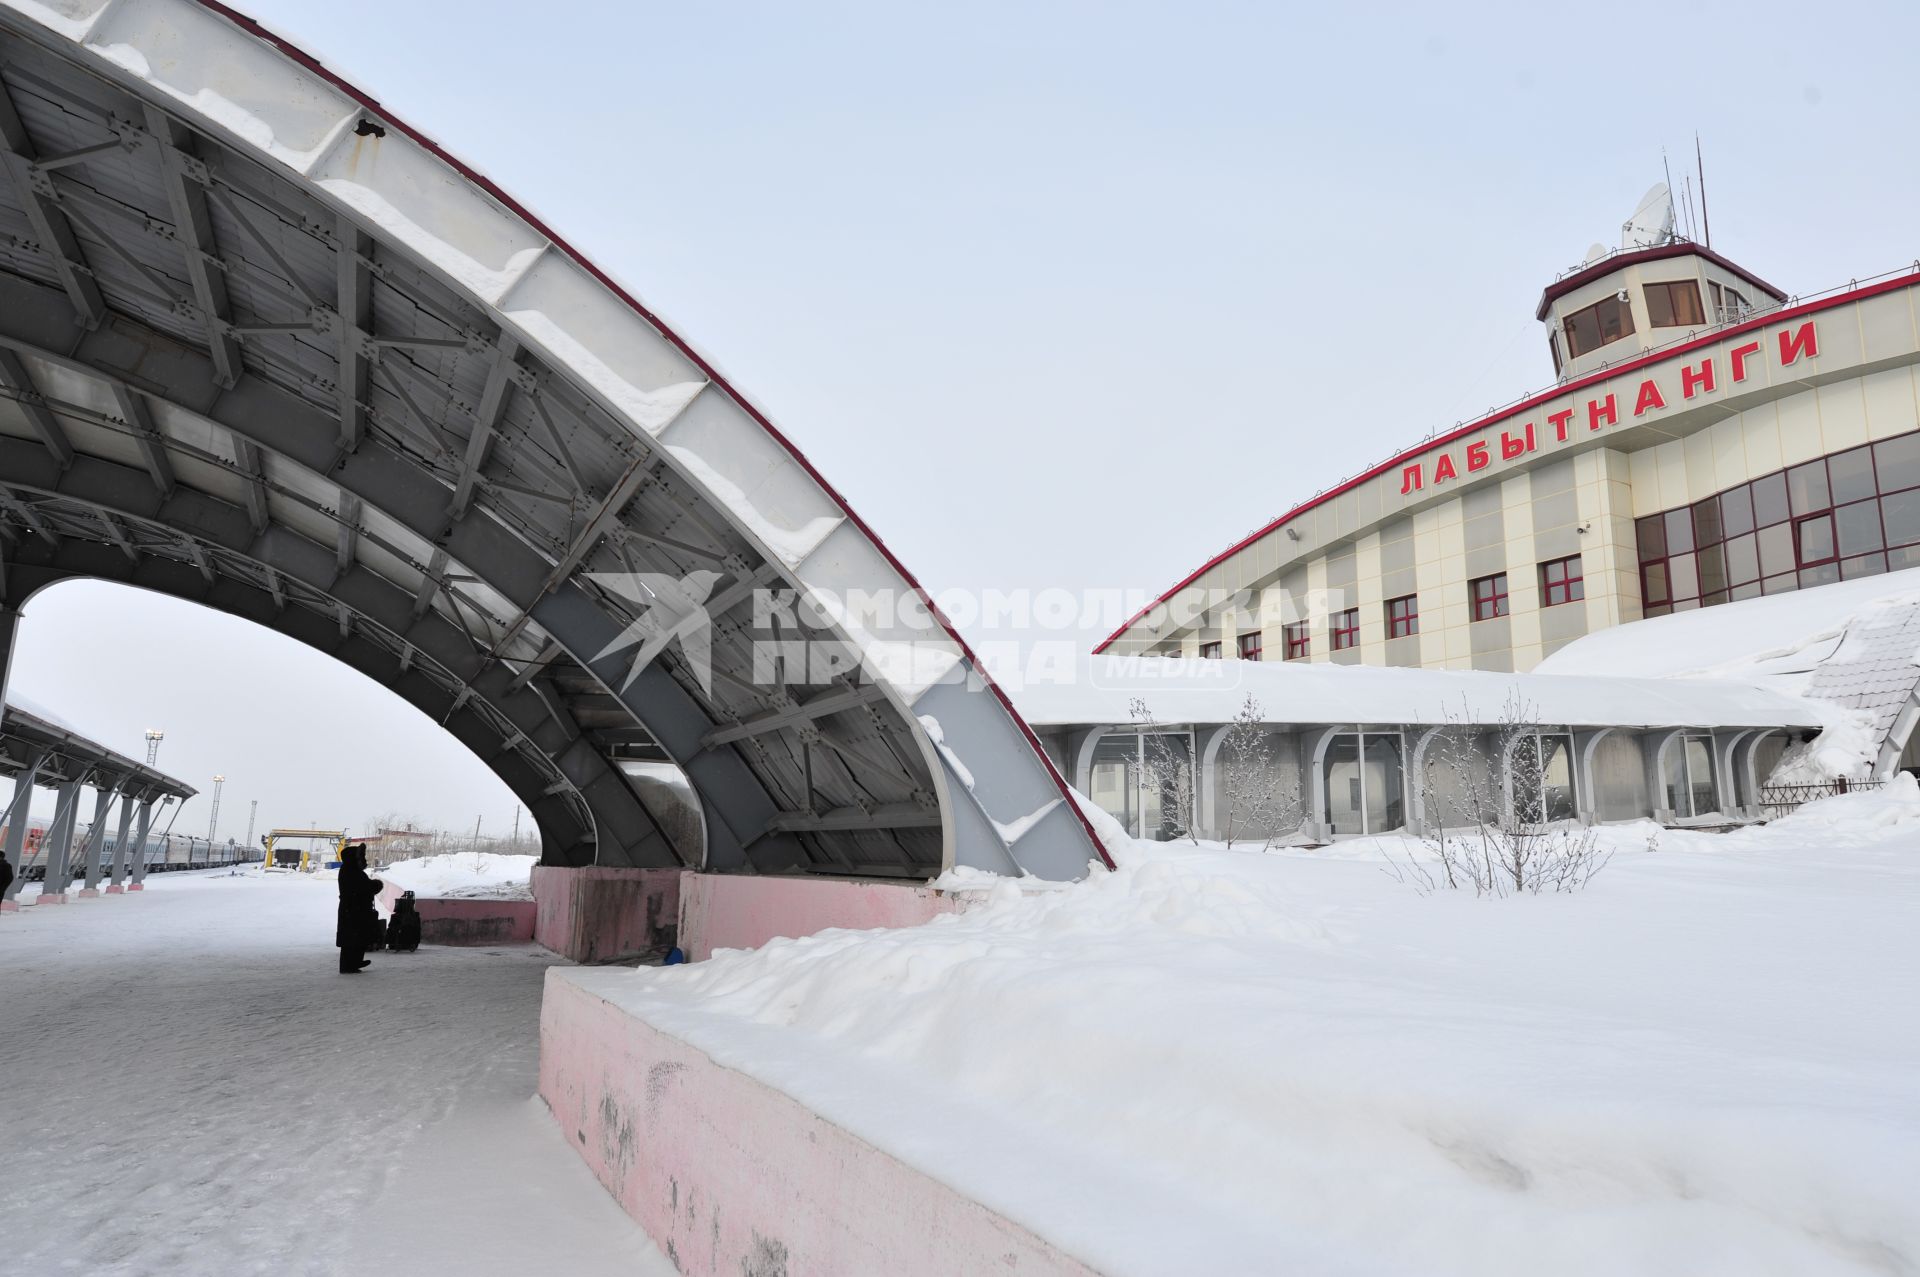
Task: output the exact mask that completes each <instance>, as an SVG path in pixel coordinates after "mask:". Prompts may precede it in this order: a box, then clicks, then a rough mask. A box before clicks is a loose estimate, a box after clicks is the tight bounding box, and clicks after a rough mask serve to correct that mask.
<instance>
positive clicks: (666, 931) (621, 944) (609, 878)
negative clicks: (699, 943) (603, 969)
mask: <svg viewBox="0 0 1920 1277" xmlns="http://www.w3.org/2000/svg"><path fill="white" fill-rule="evenodd" d="M680 880H681V871H680V870H678V869H601V868H588V869H567V868H562V867H560V866H557V865H535V866H534V868H533V899H534V903H535V906H536V907H535V911H534V929H533V938H534V940H535V941H537V942H538V943H540V944H543V945H545V946H546V947H547V948H549V949H551V950H553V951H554V952H555V953H557V954H560V955H561V956H562V957H567V958H572V959H573V960H574V961H575V962H611V961H616V960H618V959H621V958H627V957H632V956H634V955H636V954H640V953H644V952H646V951H647V950H649V949H658V948H664V947H667V946H671V945H673V944H674V943H676V938H677V936H678V933H679V923H680Z"/></svg>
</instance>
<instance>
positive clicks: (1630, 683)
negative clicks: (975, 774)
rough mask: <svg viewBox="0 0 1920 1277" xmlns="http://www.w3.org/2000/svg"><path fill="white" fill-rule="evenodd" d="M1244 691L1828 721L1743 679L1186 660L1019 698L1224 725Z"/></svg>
mask: <svg viewBox="0 0 1920 1277" xmlns="http://www.w3.org/2000/svg"><path fill="white" fill-rule="evenodd" d="M1249 695H1251V696H1253V698H1254V699H1255V700H1257V701H1258V702H1259V703H1260V706H1261V710H1262V717H1263V718H1264V720H1265V721H1267V722H1269V723H1303V724H1304V723H1409V724H1413V723H1432V724H1441V723H1446V722H1449V721H1453V722H1458V721H1460V720H1462V719H1463V718H1464V719H1466V720H1468V721H1477V722H1482V723H1497V722H1500V721H1501V720H1502V718H1503V716H1504V715H1505V714H1506V711H1507V706H1508V704H1509V702H1510V701H1511V702H1515V703H1519V704H1523V705H1525V706H1526V707H1527V708H1526V710H1525V711H1524V717H1525V718H1526V719H1527V720H1529V721H1534V722H1539V723H1553V724H1569V725H1573V726H1579V727H1809V728H1811V727H1819V726H1822V725H1823V722H1824V719H1823V717H1822V715H1821V714H1820V713H1819V711H1818V710H1817V708H1815V707H1814V706H1811V705H1809V704H1808V703H1807V702H1805V701H1802V700H1798V699H1796V698H1795V697H1792V696H1784V695H1780V694H1779V693H1776V692H1770V691H1766V690H1763V689H1761V688H1757V687H1750V686H1746V685H1743V684H1739V683H1715V682H1707V681H1695V680H1676V679H1661V678H1607V677H1598V676H1591V675H1586V676H1573V675H1546V674H1539V673H1533V674H1504V673H1497V672H1493V671H1488V670H1418V669H1400V668H1384V667H1380V666H1370V665H1328V664H1309V663H1307V662H1304V661H1287V662H1272V663H1268V662H1261V661H1238V660H1199V659H1193V658H1183V657H1138V656H1134V657H1124V656H1092V657H1083V658H1081V660H1080V661H1079V663H1078V664H1077V665H1076V666H1075V668H1074V670H1073V673H1072V676H1071V678H1070V679H1066V678H1063V679H1059V680H1053V681H1049V682H1046V683H1029V684H1028V685H1027V686H1025V687H1023V688H1021V689H1019V690H1018V691H1016V692H1015V693H1014V701H1015V702H1016V703H1017V704H1018V705H1019V707H1020V710H1021V712H1022V713H1023V714H1025V715H1026V717H1027V720H1028V721H1029V722H1031V723H1036V724H1047V725H1054V726H1058V725H1062V724H1113V723H1128V722H1132V721H1133V715H1132V713H1131V709H1130V706H1131V703H1132V702H1133V700H1135V699H1136V698H1138V699H1140V700H1143V701H1145V702H1146V704H1147V707H1148V709H1149V710H1150V711H1151V712H1152V714H1153V717H1154V718H1155V720H1157V721H1159V722H1162V723H1225V722H1230V721H1231V720H1232V719H1233V717H1234V715H1236V714H1237V713H1239V711H1240V708H1241V706H1242V705H1243V704H1244V703H1245V702H1246V698H1247V697H1248V696H1249Z"/></svg>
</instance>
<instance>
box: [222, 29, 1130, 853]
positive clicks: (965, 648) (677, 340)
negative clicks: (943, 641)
mask: <svg viewBox="0 0 1920 1277" xmlns="http://www.w3.org/2000/svg"><path fill="white" fill-rule="evenodd" d="M196 3H198V4H199V5H200V6H201V7H202V8H205V9H209V10H211V11H212V12H214V13H217V14H219V15H220V16H221V17H223V18H225V19H226V20H227V21H229V22H231V23H233V24H234V25H235V26H237V27H240V28H242V29H243V30H245V31H247V32H248V33H249V34H251V35H254V36H256V37H258V38H259V39H261V40H263V41H265V42H266V43H268V44H270V45H272V46H273V47H274V48H276V49H278V50H280V52H281V53H283V54H285V55H286V56H287V57H288V58H290V59H292V60H293V61H294V62H297V63H299V64H300V65H301V66H303V67H305V68H306V69H307V70H309V71H311V72H313V73H314V74H315V75H317V76H319V77H320V78H321V79H323V80H325V81H326V82H327V83H328V84H331V85H333V86H334V87H335V88H337V89H339V90H340V91H341V92H342V93H345V94H346V95H347V96H348V97H350V98H352V99H353V100H354V101H356V102H358V103H359V104H360V105H361V106H364V107H366V108H367V109H368V110H370V111H373V112H376V113H377V114H378V115H379V116H380V119H381V122H383V123H384V124H386V125H388V126H390V127H392V128H396V129H399V130H400V131H401V132H402V133H404V134H406V136H408V137H409V138H411V139H413V141H415V142H416V143H418V144H419V145H421V146H423V147H425V148H426V149H427V150H428V151H430V152H431V153H432V154H434V155H435V156H438V157H439V158H440V159H441V160H443V161H444V162H445V163H446V164H447V165H448V166H449V167H451V168H453V169H454V170H455V171H456V172H458V173H459V174H460V175H461V176H462V177H464V178H466V179H467V180H468V181H470V182H472V183H473V184H474V185H475V186H478V187H479V188H480V189H481V190H483V191H485V192H486V193H487V194H488V195H490V196H492V197H493V198H494V199H496V200H498V201H499V202H500V203H501V204H502V205H504V206H505V207H506V208H507V209H508V210H509V211H511V212H512V213H513V214H514V215H515V216H517V217H519V218H520V219H521V220H522V221H524V222H525V223H526V224H527V225H529V226H531V227H532V228H533V229H534V230H536V231H538V232H539V233H540V234H541V235H542V236H544V237H545V238H546V239H547V241H548V242H549V243H550V244H552V245H553V247H555V248H557V249H559V250H560V251H561V252H563V253H565V254H566V255H567V256H568V257H570V258H571V259H573V261H574V262H575V263H576V264H577V265H579V266H580V268H581V269H582V270H585V271H586V272H587V273H588V274H590V275H592V276H593V277H594V278H595V279H597V280H599V281H600V283H601V284H602V285H603V286H605V287H606V288H607V289H608V290H609V291H611V292H612V293H613V295H614V296H616V297H618V298H619V299H620V300H621V301H623V302H625V303H626V304H627V306H628V307H629V308H630V309H631V310H632V311H633V312H634V313H635V314H637V315H639V316H640V317H641V318H642V319H644V320H646V321H647V323H649V324H651V325H652V326H653V327H654V328H655V329H656V330H657V331H658V332H659V333H660V335H661V336H663V337H665V338H666V339H667V340H668V341H669V342H671V343H673V346H674V348H675V349H677V350H678V351H679V352H680V353H681V354H683V355H685V356H686V357H687V358H688V359H689V360H691V361H692V362H693V364H694V366H695V367H697V368H698V369H700V371H701V372H702V373H704V374H706V377H707V379H708V380H709V381H711V382H713V384H714V385H716V386H718V387H720V389H722V390H724V391H726V393H727V394H728V395H729V396H731V397H732V399H733V401H734V402H735V403H737V404H739V405H740V406H741V408H743V409H745V410H746V412H747V415H748V416H750V417H752V418H753V419H754V421H756V422H758V423H759V425H760V428H761V429H762V430H765V431H766V432H767V433H768V434H769V435H771V436H772V437H773V439H774V441H775V442H777V443H778V444H779V445H780V446H781V447H782V448H784V449H786V451H787V455H789V456H791V457H792V458H793V459H794V460H795V461H797V462H799V463H800V466H801V468H802V469H804V470H805V471H806V472H807V474H808V475H810V476H812V478H813V481H814V482H815V483H817V484H819V485H820V488H821V490H822V491H823V492H825V493H826V494H827V496H828V497H830V498H832V500H833V503H834V504H835V505H837V506H839V507H840V509H841V511H842V513H844V514H845V515H846V516H847V519H848V521H849V522H851V523H852V524H853V526H854V527H856V528H858V529H859V530H860V532H861V534H862V535H863V536H865V537H866V538H867V540H868V541H871V542H872V543H873V546H874V548H875V549H877V550H879V551H880V553H881V555H882V556H883V557H884V558H885V559H886V560H887V562H888V563H889V564H891V565H892V567H893V570H894V571H896V572H898V573H899V574H900V575H901V577H902V578H903V579H904V580H905V581H906V583H907V584H908V585H909V586H911V587H912V589H913V591H914V593H916V594H918V595H919V596H920V597H921V598H922V599H924V600H925V601H926V605H927V608H928V610H929V611H930V612H932V614H933V616H934V618H935V619H936V620H938V621H939V622H940V626H941V628H942V629H944V630H945V631H946V632H947V635H948V637H950V638H951V639H953V641H954V642H955V643H957V644H958V645H959V647H960V651H961V652H962V653H963V654H964V655H965V656H966V658H967V661H968V662H969V663H970V664H971V665H972V666H973V668H974V671H975V672H976V673H977V674H978V675H979V677H980V679H981V680H982V682H983V683H985V685H986V687H987V688H988V690H990V691H991V692H992V693H993V694H994V696H995V697H996V698H998V700H999V701H1000V704H1001V705H1002V706H1004V707H1005V708H1006V711H1007V713H1008V714H1009V715H1011V716H1012V718H1013V721H1014V723H1015V724H1016V725H1018V727H1019V728H1020V731H1021V733H1022V734H1023V735H1025V737H1026V738H1027V743H1028V744H1029V745H1030V746H1032V748H1033V752H1034V754H1035V755H1036V756H1037V757H1038V758H1039V759H1040V763H1041V765H1042V766H1043V767H1045V768H1046V769H1047V774H1048V775H1050V776H1052V777H1053V781H1054V784H1055V785H1056V786H1058V787H1059V790H1060V796H1061V797H1062V798H1064V799H1066V802H1067V806H1068V807H1069V808H1071V809H1072V811H1073V814H1074V816H1075V818H1076V819H1078V820H1079V822H1080V826H1081V828H1082V829H1084V830H1086V834H1087V838H1088V840H1089V841H1090V842H1092V843H1093V849H1094V851H1095V852H1096V853H1097V854H1098V855H1099V857H1100V859H1101V861H1102V862H1104V863H1105V864H1106V866H1107V868H1109V869H1113V868H1115V867H1116V866H1115V865H1114V863H1113V858H1112V857H1111V856H1109V855H1107V849H1106V847H1105V846H1104V845H1103V844H1102V843H1101V841H1100V835H1099V834H1097V833H1096V832H1094V828H1093V822H1092V821H1090V820H1088V819H1087V815H1086V813H1085V812H1083V811H1081V810H1080V805H1079V803H1077V802H1075V801H1074V797H1073V791H1072V788H1071V787H1070V786H1069V785H1068V784H1067V781H1066V778H1065V777H1063V776H1061V774H1060V771H1059V769H1058V768H1056V767H1055V766H1054V765H1053V760H1052V759H1051V758H1049V757H1048V756H1047V751H1046V750H1045V749H1044V748H1042V747H1041V744H1040V738H1039V737H1038V736H1035V735H1034V734H1033V728H1031V727H1029V726H1028V725H1027V720H1026V719H1024V718H1022V717H1021V716H1020V711H1019V710H1017V709H1015V708H1014V706H1013V702H1012V701H1011V700H1010V699H1008V697H1007V694H1006V692H1005V691H1003V690H1002V689H1001V687H1000V685H999V684H998V683H996V682H994V681H993V678H992V676H990V675H989V674H988V673H987V670H986V667H985V666H984V665H982V664H981V663H980V660H979V658H978V657H976V656H975V655H974V653H973V649H972V647H970V646H969V645H968V643H967V641H966V639H964V638H962V637H961V636H960V632H959V631H958V630H956V629H955V628H954V627H953V625H952V623H951V622H949V621H948V620H947V618H946V616H945V615H944V614H943V613H941V611H940V609H939V608H938V607H936V606H934V602H933V597H932V596H931V595H929V594H928V593H927V591H926V588H925V587H924V586H922V585H921V584H920V582H919V580H918V578H916V577H915V576H914V575H913V573H911V572H909V571H908V570H907V567H906V565H905V564H903V563H902V562H900V560H899V559H897V558H895V557H894V553H893V551H892V550H890V549H888V548H887V544H886V542H884V541H882V540H881V539H880V537H879V536H878V535H877V534H876V533H875V532H874V530H873V529H872V528H870V527H868V526H867V522H866V520H864V519H862V518H861V517H860V516H859V515H858V514H857V513H855V512H854V509H853V507H852V506H851V505H849V504H847V499H846V498H845V497H843V496H841V495H840V493H839V490H838V489H836V488H835V487H834V486H833V485H832V484H831V483H828V482H827V480H826V476H824V475H822V474H821V473H820V472H819V471H818V470H816V469H814V466H813V463H812V462H811V461H808V460H807V458H806V456H805V455H804V454H803V453H802V452H801V451H800V449H798V448H796V447H795V446H794V445H793V442H792V441H791V440H790V439H788V438H787V437H786V436H785V435H784V434H782V433H780V431H779V430H778V429H777V428H775V426H774V424H773V422H771V421H770V420H768V419H767V417H766V414H764V413H762V412H761V411H760V409H759V408H758V407H757V406H755V405H754V403H753V402H752V401H751V400H749V399H748V398H747V397H746V396H745V395H743V394H741V393H740V392H739V391H738V390H735V389H734V388H733V385H732V384H731V383H730V382H728V381H727V379H726V378H725V377H724V376H722V375H721V374H720V372H719V371H718V370H717V369H715V368H714V367H713V366H712V365H710V364H709V363H707V361H706V360H705V359H703V358H701V356H700V354H699V352H697V351H696V350H694V349H693V347H692V346H690V345H689V344H688V343H687V342H686V341H685V340H684V339H682V338H681V336H680V334H679V333H676V332H675V331H673V329H672V328H670V327H668V326H667V324H666V323H665V322H664V321H663V320H661V318H660V317H659V316H658V315H655V314H654V313H653V312H652V311H650V310H648V309H647V308H646V307H645V306H643V305H641V304H640V301H639V299H637V298H635V297H633V296H631V295H629V294H628V292H627V291H626V290H625V289H624V288H622V287H620V285H619V284H618V283H616V282H614V280H613V278H612V277H611V276H609V275H608V274H607V273H606V272H605V271H603V270H601V269H600V268H599V267H598V266H595V265H594V264H593V263H592V262H591V261H589V260H588V259H587V257H586V255H585V254H584V253H581V252H580V251H579V250H578V249H576V248H574V247H573V245H571V244H569V243H568V242H567V241H566V240H565V239H563V238H561V237H560V236H559V235H558V234H557V233H555V232H554V231H553V229H552V228H550V227H549V226H548V225H547V224H546V223H545V222H543V221H541V220H540V219H539V218H538V217H536V216H534V214H533V213H532V212H531V211H530V210H528V209H527V208H525V207H524V206H523V205H521V203H520V202H519V201H518V200H516V199H514V198H513V196H511V195H509V194H507V193H506V192H505V191H504V190H502V189H501V188H500V187H499V186H498V185H496V184H495V183H494V181H493V179H492V178H489V177H487V176H486V175H485V174H483V173H480V172H478V171H476V170H475V169H473V168H472V167H471V166H469V165H468V164H466V163H465V162H463V161H462V160H460V159H459V158H458V157H457V156H454V155H452V154H450V153H448V152H447V151H446V150H444V149H442V147H441V146H440V144H439V143H438V142H436V141H434V140H433V139H432V138H430V137H428V136H427V135H426V134H424V133H422V132H421V131H420V130H419V129H416V128H414V127H413V126H412V125H410V124H408V123H406V122H405V121H404V120H401V119H398V118H396V117H395V116H394V115H393V113H392V112H391V111H388V110H387V109H386V108H385V107H383V106H381V105H380V102H379V100H378V99H377V98H373V97H370V96H368V95H367V94H366V93H363V92H361V90H360V89H358V88H356V87H355V86H354V85H352V84H350V83H348V82H347V81H346V80H345V79H343V78H341V77H340V76H339V75H337V74H336V73H334V72H333V71H331V70H329V69H328V68H327V67H326V66H325V65H324V64H322V63H321V61H320V60H319V59H318V58H316V57H314V56H313V55H312V54H310V53H308V52H306V51H305V50H304V49H301V48H299V47H298V46H297V45H294V44H291V43H289V42H288V41H286V40H284V39H282V38H281V37H280V36H278V35H275V34H274V33H273V32H272V31H269V30H268V29H267V28H266V27H264V26H261V25H260V23H259V22H257V21H255V20H254V19H253V18H250V17H248V16H247V15H246V14H244V13H241V12H239V11H238V10H236V9H233V8H230V7H229V6H227V5H225V4H222V3H220V0H196Z"/></svg>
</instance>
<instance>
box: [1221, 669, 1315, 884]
mask: <svg viewBox="0 0 1920 1277" xmlns="http://www.w3.org/2000/svg"><path fill="white" fill-rule="evenodd" d="M1283 779H1284V777H1283V776H1282V775H1281V773H1280V768H1279V766H1278V765H1277V764H1276V763H1275V761H1274V757H1273V737H1272V736H1271V735H1270V734H1269V733H1268V731H1267V729H1266V711H1265V710H1264V709H1263V708H1262V707H1261V704H1260V702H1259V701H1258V700H1256V699H1254V695H1253V693H1252V692H1248V693H1247V699H1246V700H1245V701H1243V702H1242V703H1241V705H1240V709H1239V712H1238V713H1236V714H1235V715H1234V716H1233V722H1232V724H1230V725H1229V726H1228V728H1227V733H1226V736H1225V737H1224V738H1223V739H1222V740H1221V742H1220V792H1221V797H1222V799H1223V800H1224V801H1223V803H1222V808H1223V810H1222V812H1221V818H1220V838H1221V841H1223V842H1225V843H1226V844H1227V846H1229V847H1231V846H1233V844H1234V842H1235V840H1237V839H1244V840H1247V841H1254V840H1258V841H1259V843H1260V847H1261V850H1263V851H1264V850H1267V849H1268V848H1270V847H1272V846H1273V844H1274V840H1275V839H1276V838H1278V837H1281V836H1283V835H1284V834H1290V833H1293V832H1294V831H1295V830H1297V829H1299V828H1300V820H1301V814H1302V813H1301V808H1300V799H1299V796H1298V795H1297V794H1287V793H1283V792H1282V790H1281V781H1282V780H1283Z"/></svg>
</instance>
